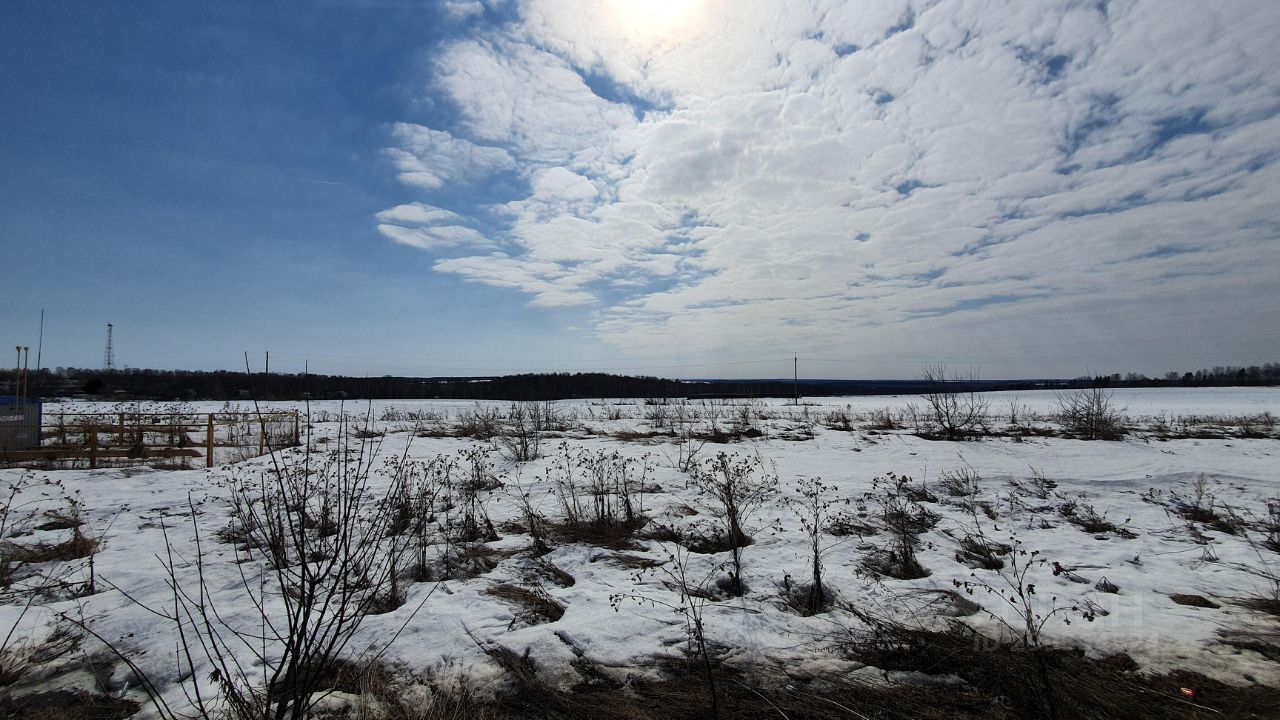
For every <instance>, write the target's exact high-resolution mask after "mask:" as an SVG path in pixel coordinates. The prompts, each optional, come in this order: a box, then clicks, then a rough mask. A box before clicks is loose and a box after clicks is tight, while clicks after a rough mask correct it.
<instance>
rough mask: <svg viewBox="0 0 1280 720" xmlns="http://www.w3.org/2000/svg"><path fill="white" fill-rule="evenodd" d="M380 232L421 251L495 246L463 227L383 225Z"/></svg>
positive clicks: (379, 229) (394, 240) (379, 227)
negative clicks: (462, 246)
mask: <svg viewBox="0 0 1280 720" xmlns="http://www.w3.org/2000/svg"><path fill="white" fill-rule="evenodd" d="M378 232H380V233H382V234H383V235H384V236H385V237H387V238H389V239H390V240H392V241H393V242H397V243H399V244H401V245H408V246H409V247H415V248H419V249H421V250H439V249H441V248H447V247H453V246H457V245H466V246H469V247H470V248H471V249H476V250H480V249H484V248H488V247H492V246H493V244H492V243H490V242H489V241H488V239H486V238H485V237H484V236H483V235H481V234H480V233H478V232H476V231H475V230H472V229H471V228H469V227H463V226H461V225H437V226H433V227H413V228H407V227H402V226H400V225H388V224H385V223H383V224H380V225H378Z"/></svg>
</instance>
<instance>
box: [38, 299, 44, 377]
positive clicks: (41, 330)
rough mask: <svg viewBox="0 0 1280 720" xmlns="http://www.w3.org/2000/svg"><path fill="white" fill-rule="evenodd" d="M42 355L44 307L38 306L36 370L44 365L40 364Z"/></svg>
mask: <svg viewBox="0 0 1280 720" xmlns="http://www.w3.org/2000/svg"><path fill="white" fill-rule="evenodd" d="M43 355H44V308H40V341H39V342H37V343H36V372H40V368H42V367H44V366H43V365H41V364H40V358H41V356H43Z"/></svg>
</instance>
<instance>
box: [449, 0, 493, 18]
mask: <svg viewBox="0 0 1280 720" xmlns="http://www.w3.org/2000/svg"><path fill="white" fill-rule="evenodd" d="M444 10H445V12H447V13H448V14H449V15H450V17H453V18H457V19H463V18H468V17H473V16H475V15H483V14H484V3H481V2H480V0H444Z"/></svg>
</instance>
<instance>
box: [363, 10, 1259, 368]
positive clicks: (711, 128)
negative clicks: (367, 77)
mask: <svg viewBox="0 0 1280 720" xmlns="http://www.w3.org/2000/svg"><path fill="white" fill-rule="evenodd" d="M627 6H628V7H630V8H640V7H643V6H642V5H641V4H636V3H628V4H627ZM519 7H520V20H519V21H517V22H515V23H514V24H511V25H508V26H506V27H503V28H498V29H490V30H486V31H484V32H482V34H481V35H479V36H476V37H473V38H469V39H465V40H459V41H456V42H453V43H450V44H448V45H447V46H445V47H444V48H443V49H442V50H441V51H440V52H439V54H438V55H437V57H436V58H435V61H434V62H433V64H432V70H433V77H432V82H433V84H434V87H435V88H437V89H438V90H439V91H440V92H441V93H442V94H443V99H444V100H445V101H447V102H449V103H452V105H453V106H454V107H455V108H456V110H457V111H458V113H459V116H460V118H461V119H460V121H459V123H458V128H459V130H460V131H461V132H464V133H466V134H467V135H468V136H469V137H471V138H474V140H475V142H477V143H483V145H476V144H475V143H473V142H469V141H466V140H460V139H458V138H456V137H454V136H453V135H450V134H449V133H444V132H441V131H437V130H429V129H427V128H422V127H419V126H402V127H401V126H398V128H397V139H398V141H399V144H400V147H399V148H397V149H396V150H393V151H391V152H392V154H393V157H395V158H396V159H397V166H398V168H399V169H400V171H401V177H402V179H403V180H405V181H406V182H408V183H410V184H416V185H418V186H420V187H423V188H426V189H435V188H439V187H441V185H442V184H443V183H444V182H446V180H454V179H459V178H476V179H479V178H482V177H484V176H486V175H487V174H491V173H493V172H496V171H499V170H515V171H516V172H517V173H519V175H520V176H521V177H523V178H524V179H525V180H527V182H528V188H529V191H528V193H527V194H526V195H525V196H523V197H513V198H510V199H509V200H507V201H505V202H502V203H499V204H492V205H488V206H485V207H481V208H478V209H477V210H476V212H480V213H486V214H492V215H493V216H495V217H500V218H502V219H503V221H504V222H505V223H506V226H505V229H504V230H503V232H501V233H500V238H499V239H500V240H501V241H502V243H503V247H504V248H505V249H506V252H504V253H492V254H487V255H474V256H472V257H462V258H452V259H448V260H440V261H438V262H437V263H436V265H435V269H436V270H437V271H440V272H447V273H454V274H458V275H461V276H463V277H466V278H468V279H470V280H473V281H475V282H480V283H486V284H489V285H493V286H496V287H501V288H507V289H514V290H518V291H520V292H523V293H527V294H529V295H530V296H531V298H532V302H533V304H536V305H541V306H563V305H572V304H586V305H590V306H591V307H592V308H593V318H594V323H595V324H594V329H595V332H596V335H597V336H598V337H599V338H600V339H601V340H603V341H605V342H607V343H609V344H612V345H614V346H616V347H618V348H620V349H622V350H624V351H626V352H628V353H631V354H635V355H638V356H642V355H644V354H646V353H659V352H661V351H662V348H669V349H671V351H673V352H675V351H679V352H689V353H697V354H699V355H703V356H705V355H713V354H715V353H723V354H725V355H726V356H727V355H730V354H734V353H749V352H751V351H752V348H757V347H758V348H776V347H778V346H783V347H788V348H807V349H809V350H810V351H811V352H828V353H832V354H840V353H848V352H855V353H856V352H865V351H866V348H869V347H875V348H879V349H883V350H885V351H899V352H902V353H908V354H909V353H919V354H925V353H934V354H936V355H938V356H945V354H946V353H948V352H953V353H954V352H966V350H965V348H972V350H971V351H972V352H975V353H977V352H981V351H982V350H983V349H984V348H985V349H986V350H987V351H988V352H996V353H998V352H1002V350H1000V348H1007V347H1009V346H1010V344H1011V343H1012V344H1015V345H1025V346H1028V347H1033V348H1037V347H1047V346H1051V345H1053V343H1059V344H1061V343H1063V342H1064V341H1067V340H1070V339H1072V338H1076V339H1078V340H1079V341H1080V342H1081V347H1082V348H1084V347H1087V345H1088V342H1089V341H1088V340H1087V339H1085V336H1086V335H1088V336H1090V337H1093V338H1095V340H1096V338H1100V337H1106V338H1109V339H1110V340H1111V341H1112V342H1114V343H1121V344H1123V343H1124V342H1126V340H1125V338H1126V337H1130V336H1134V335H1133V332H1134V328H1133V323H1132V322H1130V321H1128V320H1126V319H1123V318H1122V317H1121V314H1122V313H1123V312H1127V311H1124V310H1121V308H1132V311H1133V312H1139V311H1140V312H1147V313H1152V314H1153V315H1152V316H1151V317H1149V318H1148V319H1147V323H1146V326H1145V327H1146V331H1145V333H1144V334H1140V335H1138V336H1140V337H1144V338H1146V339H1145V340H1144V341H1143V342H1142V343H1141V344H1138V345H1132V346H1129V347H1128V350H1125V351H1123V352H1129V353H1130V354H1131V355H1141V356H1142V357H1149V358H1154V357H1157V354H1158V353H1161V352H1164V353H1173V352H1177V351H1178V349H1179V348H1184V350H1183V352H1184V353H1185V352H1187V351H1186V350H1185V348H1187V347H1192V346H1193V345H1195V342H1194V341H1193V340H1191V338H1193V336H1195V335H1196V334H1197V333H1199V334H1200V335H1201V336H1203V337H1210V336H1212V337H1221V336H1222V334H1223V333H1224V332H1225V331H1224V329H1223V328H1222V326H1221V324H1220V323H1214V322H1213V321H1212V319H1211V318H1213V317H1226V316H1232V315H1235V316H1238V317H1242V318H1244V319H1245V321H1244V322H1243V324H1242V325H1241V329H1240V330H1238V331H1236V332H1235V334H1233V335H1231V338H1230V341H1229V342H1224V343H1219V344H1218V347H1229V348H1237V349H1240V350H1239V351H1240V352H1245V351H1246V350H1247V349H1249V348H1255V349H1256V348H1258V347H1263V346H1264V345H1260V344H1259V343H1260V342H1262V343H1263V344H1265V342H1267V341H1265V340H1263V341H1259V340H1257V339H1256V338H1258V337H1259V336H1260V337H1262V338H1270V341H1269V342H1270V343H1271V344H1270V345H1269V347H1274V343H1275V341H1276V339H1277V337H1280V320H1278V319H1277V317H1276V314H1275V313H1274V312H1271V313H1270V314H1268V313H1267V312H1265V311H1263V310H1260V309H1257V308H1242V307H1241V305H1240V304H1241V303H1242V302H1245V300H1244V299H1245V298H1248V297H1251V296H1252V297H1267V296H1272V295H1274V294H1275V293H1276V292H1277V291H1280V273H1276V272H1275V271H1274V269H1273V268H1274V267H1275V266H1276V264H1277V262H1280V257H1277V256H1276V250H1275V248H1276V247H1277V237H1276V234H1277V227H1278V224H1277V223H1276V221H1275V220H1274V219H1273V218H1272V217H1271V213H1270V208H1271V206H1272V204H1273V203H1274V198H1275V197H1277V196H1280V171H1278V170H1277V165H1276V161H1277V160H1278V159H1280V119H1278V118H1280V103H1277V102H1276V100H1275V98H1276V97H1278V96H1280V76H1277V75H1276V73H1275V72H1274V71H1273V68H1274V67H1275V66H1276V63H1277V60H1278V58H1277V50H1276V46H1275V43H1274V39H1273V37H1272V35H1273V33H1270V32H1268V31H1267V28H1274V27H1276V26H1277V22H1280V6H1277V5H1275V4H1273V3H1269V2H1247V1H1245V0H1237V1H1235V2H1230V3H1225V4H1219V5H1209V4H1204V3H1199V2H1193V1H1191V0H1179V1H1177V2H1168V3H1161V4H1160V5H1159V6H1156V5H1153V4H1143V3H1136V2H1119V1H1117V2H1111V3H1107V4H1105V5H1099V4H1096V3H1079V2H1072V1H1070V0H1057V1H1055V2H1047V3H1035V4H1030V3H1028V4H1014V5H1009V4H1006V3H992V2H986V1H983V0H956V1H954V2H947V3H941V2H937V1H936V0H934V1H932V2H911V3H908V2H905V1H904V0H874V1H868V2H858V3H849V2H843V1H838V0H813V1H812V2H807V3H781V2H774V1H769V0H744V1H743V2H735V3H718V2H713V1H712V0H700V1H695V2H694V3H692V5H691V11H690V12H689V13H688V14H686V15H682V16H680V17H678V18H676V19H675V20H670V19H667V20H666V21H667V22H670V23H671V24H670V26H669V27H667V28H666V29H665V30H663V31H658V30H655V26H653V25H652V24H651V20H652V18H648V19H646V18H643V17H639V16H636V15H627V14H621V13H619V11H618V7H619V6H618V4H617V3H612V2H587V0H526V2H523V3H521V4H520V6H519ZM628 12H631V11H628ZM593 87H594V88H595V89H594V90H593ZM597 91H598V93H599V94H597ZM401 207H411V206H401ZM423 207H424V209H423V211H422V212H423V213H424V215H423V218H424V219H423V220H421V221H417V220H411V219H410V218H411V217H412V216H413V213H415V212H418V211H417V210H401V209H400V208H393V209H391V210H388V211H385V212H386V213H391V214H389V215H387V216H386V217H383V216H382V215H381V214H380V215H379V219H380V220H382V221H384V222H387V223H392V222H399V223H401V224H412V223H413V222H420V223H423V224H427V223H434V222H436V218H434V217H430V218H428V217H427V216H426V214H428V213H429V212H430V211H429V210H426V209H425V208H426V206H423ZM465 214H467V213H464V215H465ZM445 220H446V219H443V218H442V219H441V221H445ZM379 229H380V230H382V228H381V227H380V228H379ZM401 230H406V229H405V228H400V230H395V231H394V232H395V233H397V234H399V235H401V236H402V237H409V238H418V237H419V236H418V235H408V236H406V235H404V233H402V232H401ZM420 230H422V229H421V228H417V229H415V231H420ZM432 230H433V231H434V229H432ZM383 232H384V234H388V235H389V236H390V234H389V233H388V232H387V231H386V230H383ZM432 237H433V238H434V237H435V236H434V235H433V236H432ZM393 239H396V240H397V241H399V242H404V241H405V240H404V239H401V238H393ZM415 242H417V241H415ZM421 243H422V244H421V245H419V246H421V247H424V248H428V249H432V250H435V249H438V248H440V247H443V246H444V245H442V244H439V243H437V242H436V241H435V240H422V241H421ZM410 244H412V243H410ZM456 245H457V243H454V244H453V245H452V246H454V247H456ZM1162 307H1163V308H1168V310H1167V311H1162V310H1161V309H1160V308H1162ZM1080 312H1088V313H1092V314H1094V315H1095V316H1096V317H1097V318H1099V319H1098V321H1097V322H1096V323H1094V322H1091V321H1089V320H1088V319H1080V318H1076V319H1074V320H1070V321H1068V320H1066V319H1064V318H1063V317H1062V314H1063V313H1080ZM992 323H999V324H1000V327H999V328H998V329H993V328H992V327H991V325H992ZM1250 323H1252V324H1250ZM1073 333H1074V334H1073ZM1152 334H1163V335H1165V336H1167V339H1162V340H1160V341H1157V342H1153V341H1151V340H1150V336H1151V335H1152ZM979 340H980V341H979ZM1099 342H1100V341H1099ZM993 348H995V349H994V350H993ZM1082 352H1083V350H1082ZM1091 352H1093V353H1095V355H1096V354H1097V353H1098V349H1097V348H1093V349H1092V350H1091ZM1007 354H1008V353H1006V355H1007ZM1024 354H1026V355H1030V354H1032V353H1024ZM1042 354H1043V353H1042ZM1060 354H1061V353H1060ZM1255 359H1256V358H1255ZM1052 361H1053V358H1049V360H1046V361H1044V362H1052ZM1010 362H1011V363H1012V362H1013V361H1010ZM1175 364H1176V363H1175ZM1182 364H1187V363H1182ZM1179 366H1180V365H1179ZM1009 367H1010V368H1012V367H1014V365H1012V364H1011V365H1010V366H1009ZM1037 367H1042V366H1037ZM852 370H856V371H863V370H865V368H862V367H858V368H852ZM1048 371H1049V370H1046V372H1048ZM1053 371H1054V372H1065V371H1066V370H1063V369H1061V368H1059V369H1057V370H1053ZM1009 372H1016V370H1009Z"/></svg>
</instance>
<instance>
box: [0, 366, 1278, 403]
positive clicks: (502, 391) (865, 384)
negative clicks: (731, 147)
mask: <svg viewBox="0 0 1280 720" xmlns="http://www.w3.org/2000/svg"><path fill="white" fill-rule="evenodd" d="M15 377H16V373H15V371H12V370H11V371H8V372H7V373H5V374H3V375H0V395H11V394H15V392H14V380H15ZM960 385H961V386H962V387H964V388H969V387H973V388H974V389H981V390H1034V389H1055V388H1078V387H1113V388H1118V387H1220V386H1229V385H1236V386H1259V385H1280V363H1267V364H1265V365H1254V366H1250V367H1215V368H1212V369H1204V370H1197V371H1195V372H1186V373H1177V372H1170V373H1166V374H1165V375H1164V376H1163V377H1159V378H1150V377H1147V376H1145V375H1142V374H1139V373H1128V374H1126V375H1121V374H1119V373H1116V374H1114V375H1100V376H1097V377H1081V378H1075V379H1071V380H1062V379H1044V380H982V381H978V382H968V383H961V384H960ZM929 387H931V386H930V384H929V383H926V382H924V381H921V380H800V381H799V382H798V383H794V382H793V381H792V380H787V379H762V380H670V379H664V378H657V377H635V376H626V375H609V374H604V373H539V374H525V375H506V376H502V377H436V378H412V377H374V378H361V377H344V376H340V375H292V374H281V373H271V374H261V373H255V374H253V375H249V374H247V373H242V372H241V373H236V372H226V371H214V372H207V371H193V370H138V369H131V370H111V371H108V370H91V369H81V368H58V369H56V370H41V371H38V372H37V371H34V370H33V371H31V372H30V373H29V374H28V377H27V381H26V395H27V396H28V397H30V398H33V399H36V398H55V397H86V398H93V399H107V400H244V399H249V398H257V399H260V400H301V399H306V398H313V399H317V400H321V399H342V398H350V399H417V398H446V399H465V400H560V399H568V398H599V397H667V398H712V397H721V398H723V397H790V396H792V394H793V393H797V392H798V394H800V395H803V396H809V397H813V396H823V395H884V394H911V393H917V392H920V391H922V390H925V389H927V388H929Z"/></svg>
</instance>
